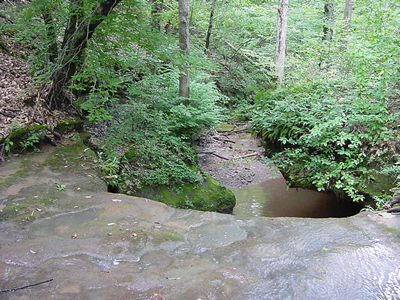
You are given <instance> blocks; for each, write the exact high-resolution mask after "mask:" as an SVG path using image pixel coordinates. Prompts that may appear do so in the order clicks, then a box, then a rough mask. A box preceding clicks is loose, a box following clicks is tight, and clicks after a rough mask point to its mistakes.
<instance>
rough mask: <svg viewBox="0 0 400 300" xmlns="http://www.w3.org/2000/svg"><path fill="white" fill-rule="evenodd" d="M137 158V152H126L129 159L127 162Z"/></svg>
mask: <svg viewBox="0 0 400 300" xmlns="http://www.w3.org/2000/svg"><path fill="white" fill-rule="evenodd" d="M135 156H136V152H135V150H133V149H132V150H129V151H127V152H125V158H126V159H127V160H129V161H130V160H133V159H134V158H135Z"/></svg>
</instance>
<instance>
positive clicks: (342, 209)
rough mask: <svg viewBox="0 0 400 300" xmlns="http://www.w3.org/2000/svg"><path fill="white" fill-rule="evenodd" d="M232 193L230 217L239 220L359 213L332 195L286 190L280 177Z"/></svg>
mask: <svg viewBox="0 0 400 300" xmlns="http://www.w3.org/2000/svg"><path fill="white" fill-rule="evenodd" d="M232 190H233V192H234V193H235V196H236V207H235V209H234V214H235V215H237V216H239V217H240V216H246V217H249V216H265V217H309V218H328V217H348V216H352V215H355V214H357V213H358V212H360V210H361V206H360V205H358V204H356V203H353V202H349V201H344V200H339V199H337V198H336V197H335V195H333V194H327V193H323V192H317V191H312V190H305V189H296V188H290V189H288V188H287V186H286V182H285V179H284V178H283V177H279V178H275V179H270V180H267V181H264V182H261V183H258V184H254V185H251V186H247V187H244V188H242V189H232Z"/></svg>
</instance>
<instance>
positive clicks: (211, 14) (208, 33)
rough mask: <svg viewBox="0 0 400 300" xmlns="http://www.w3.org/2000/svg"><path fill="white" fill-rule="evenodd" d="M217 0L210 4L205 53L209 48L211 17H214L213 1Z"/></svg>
mask: <svg viewBox="0 0 400 300" xmlns="http://www.w3.org/2000/svg"><path fill="white" fill-rule="evenodd" d="M216 2H217V0H213V2H212V5H211V12H210V20H209V22H208V30H207V35H206V47H205V53H206V54H207V52H208V49H210V38H211V30H212V27H213V19H214V12H215V3H216Z"/></svg>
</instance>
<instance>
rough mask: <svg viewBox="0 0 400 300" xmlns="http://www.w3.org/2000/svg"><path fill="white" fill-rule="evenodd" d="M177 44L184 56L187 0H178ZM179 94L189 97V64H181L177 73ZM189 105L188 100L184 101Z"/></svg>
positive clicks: (186, 38)
mask: <svg viewBox="0 0 400 300" xmlns="http://www.w3.org/2000/svg"><path fill="white" fill-rule="evenodd" d="M179 45H180V48H181V50H182V51H183V53H184V54H185V56H186V57H187V56H188V55H189V53H190V51H189V0H179ZM179 96H180V97H183V98H187V99H189V66H188V64H187V63H184V64H182V67H181V70H180V75H179ZM184 104H185V105H189V100H187V101H185V103H184Z"/></svg>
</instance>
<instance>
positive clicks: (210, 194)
mask: <svg viewBox="0 0 400 300" xmlns="http://www.w3.org/2000/svg"><path fill="white" fill-rule="evenodd" d="M203 179H204V180H203V183H202V184H197V185H196V184H189V185H185V186H182V187H168V186H160V187H153V186H152V187H145V188H142V189H141V190H139V191H137V192H136V193H134V195H135V196H138V197H143V198H148V199H151V200H155V201H158V202H162V203H165V204H167V205H169V206H172V207H175V208H184V209H195V210H200V211H213V212H219V213H226V214H231V213H232V212H233V208H234V207H235V205H236V198H235V195H234V194H233V192H232V191H230V190H229V189H227V188H226V187H224V186H223V185H222V184H220V183H219V182H218V181H217V180H215V179H214V178H212V177H211V176H210V175H208V174H207V173H205V172H203Z"/></svg>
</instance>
